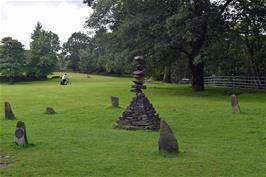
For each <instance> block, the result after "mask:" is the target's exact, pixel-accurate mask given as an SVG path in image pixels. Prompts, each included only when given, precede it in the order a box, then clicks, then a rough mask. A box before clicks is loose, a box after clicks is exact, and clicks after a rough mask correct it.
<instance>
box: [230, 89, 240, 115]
mask: <svg viewBox="0 0 266 177" xmlns="http://www.w3.org/2000/svg"><path fill="white" fill-rule="evenodd" d="M230 101H231V106H232V112H233V113H240V107H239V104H238V100H237V97H236V95H235V94H233V95H231V96H230Z"/></svg>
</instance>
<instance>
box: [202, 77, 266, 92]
mask: <svg viewBox="0 0 266 177" xmlns="http://www.w3.org/2000/svg"><path fill="white" fill-rule="evenodd" d="M204 85H206V86H210V87H227V88H251V89H265V90H266V77H256V76H210V77H204Z"/></svg>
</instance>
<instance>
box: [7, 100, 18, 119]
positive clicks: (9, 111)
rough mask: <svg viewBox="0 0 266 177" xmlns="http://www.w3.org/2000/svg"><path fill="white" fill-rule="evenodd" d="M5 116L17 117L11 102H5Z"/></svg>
mask: <svg viewBox="0 0 266 177" xmlns="http://www.w3.org/2000/svg"><path fill="white" fill-rule="evenodd" d="M5 118H7V119H15V118H16V117H15V115H14V113H13V111H12V108H11V105H10V103H9V102H5Z"/></svg>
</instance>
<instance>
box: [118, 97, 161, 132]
mask: <svg viewBox="0 0 266 177" xmlns="http://www.w3.org/2000/svg"><path fill="white" fill-rule="evenodd" d="M116 127H118V128H124V129H150V130H159V129H160V117H159V115H158V114H157V113H156V111H155V109H154V108H153V106H152V104H151V103H150V101H149V100H148V98H147V97H146V96H145V95H144V93H137V95H136V97H134V98H133V100H132V101H131V103H130V104H129V106H128V107H127V108H126V110H125V111H124V112H123V114H122V116H121V117H120V118H119V120H118V121H117V125H116Z"/></svg>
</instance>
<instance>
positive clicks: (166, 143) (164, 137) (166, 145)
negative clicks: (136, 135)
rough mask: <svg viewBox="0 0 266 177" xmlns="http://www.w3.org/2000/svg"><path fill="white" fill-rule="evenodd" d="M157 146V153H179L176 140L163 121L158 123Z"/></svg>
mask: <svg viewBox="0 0 266 177" xmlns="http://www.w3.org/2000/svg"><path fill="white" fill-rule="evenodd" d="M158 144H159V152H167V153H178V152H179V147H178V143H177V140H176V138H175V136H174V134H173V132H172V130H171V128H170V127H169V125H168V124H167V123H166V122H165V121H164V120H161V122H160V138H159V141H158Z"/></svg>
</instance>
